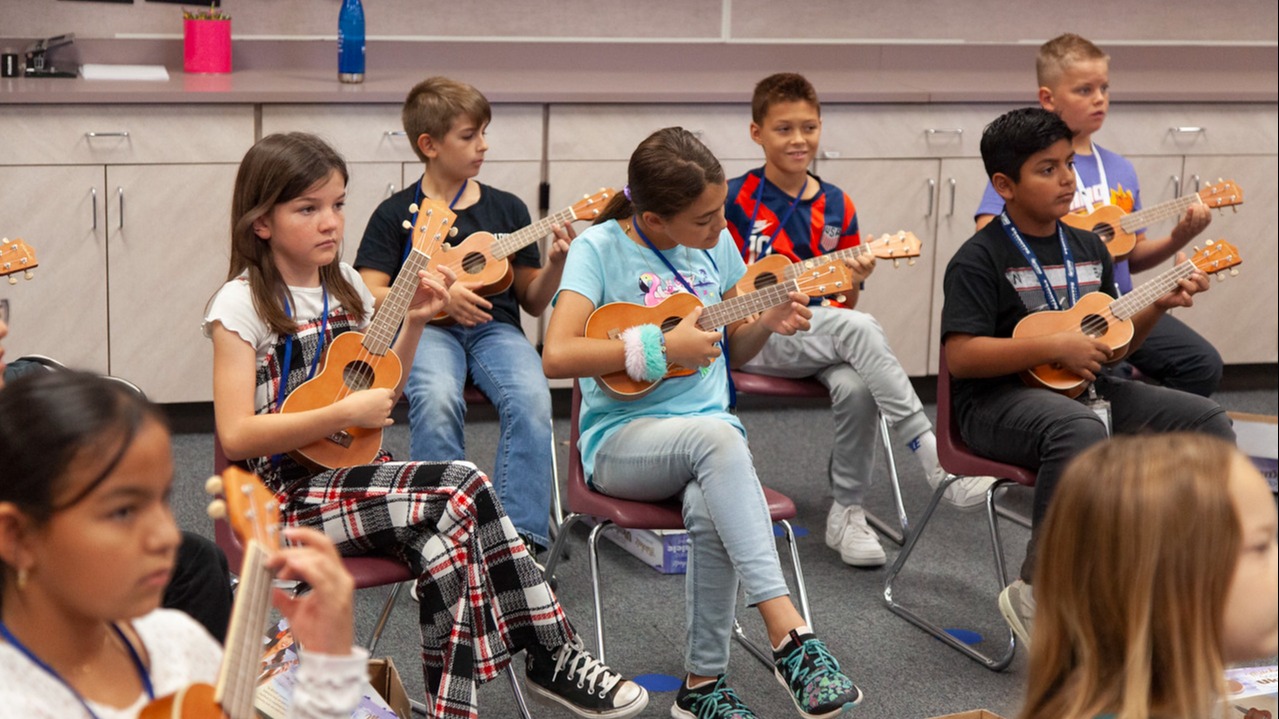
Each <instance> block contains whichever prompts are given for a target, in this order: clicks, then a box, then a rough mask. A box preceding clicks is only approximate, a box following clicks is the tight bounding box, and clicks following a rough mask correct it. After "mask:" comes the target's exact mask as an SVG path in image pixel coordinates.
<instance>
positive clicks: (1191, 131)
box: [1168, 125, 1207, 135]
mask: <svg viewBox="0 0 1279 719" xmlns="http://www.w3.org/2000/svg"><path fill="white" fill-rule="evenodd" d="M1206 130H1207V128H1204V127H1196V126H1194V125H1182V126H1180V127H1170V128H1168V132H1174V133H1177V134H1179V135H1198V134H1201V133H1203V132H1205V131H1206Z"/></svg>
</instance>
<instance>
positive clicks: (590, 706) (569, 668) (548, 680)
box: [524, 638, 648, 719]
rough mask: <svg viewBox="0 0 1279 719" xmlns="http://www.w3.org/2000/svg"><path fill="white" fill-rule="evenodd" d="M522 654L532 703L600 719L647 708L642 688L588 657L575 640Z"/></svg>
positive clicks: (626, 715)
mask: <svg viewBox="0 0 1279 719" xmlns="http://www.w3.org/2000/svg"><path fill="white" fill-rule="evenodd" d="M525 654H526V656H525V659H524V661H525V664H524V676H525V678H526V679H528V682H527V684H528V688H529V691H531V692H532V693H533V697H534V698H535V699H538V700H540V701H545V702H547V703H555V704H559V705H560V706H562V707H564V708H566V709H568V710H569V711H571V712H573V713H574V714H575V715H577V716H579V717H603V718H604V719H629V717H633V716H635V715H636V714H639V713H640V712H642V711H644V707H646V706H648V692H647V691H646V690H645V689H644V687H641V686H640V685H638V684H636V683H635V682H632V681H629V680H626V679H623V678H622V675H621V674H619V673H617V672H615V671H613V670H612V669H610V668H608V667H607V666H605V665H604V664H603V663H602V662H600V660H598V659H596V658H595V657H593V656H591V653H590V652H588V651H586V647H584V646H583V645H582V640H581V639H579V638H574V639H573V640H572V641H570V642H567V643H565V644H564V646H562V647H560V648H559V649H558V650H556V651H551V650H549V649H546V648H545V647H541V646H534V647H531V648H529V650H528V651H527V652H525Z"/></svg>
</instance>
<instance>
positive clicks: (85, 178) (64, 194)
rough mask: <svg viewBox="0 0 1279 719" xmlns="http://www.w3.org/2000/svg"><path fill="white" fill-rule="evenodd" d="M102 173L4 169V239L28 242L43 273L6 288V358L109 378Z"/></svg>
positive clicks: (0, 291) (2, 291)
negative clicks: (49, 361)
mask: <svg viewBox="0 0 1279 719" xmlns="http://www.w3.org/2000/svg"><path fill="white" fill-rule="evenodd" d="M103 172H104V171H103V167H102V166H101V165H70V166H67V165H64V166H56V167H55V166H40V165H36V166H30V167H0V187H3V188H4V192H3V193H0V218H3V220H0V222H3V225H0V236H3V237H8V238H10V239H16V238H22V239H23V240H25V241H26V243H27V244H28V245H30V246H31V247H32V249H33V250H35V253H36V258H37V260H38V261H39V263H40V266H39V267H38V268H36V269H35V270H34V271H33V279H32V280H31V281H29V282H28V281H24V280H23V279H21V278H22V275H21V274H16V275H12V276H11V277H15V278H18V279H17V284H15V285H10V284H9V283H8V282H0V297H3V298H5V299H8V300H9V313H10V316H9V336H8V337H6V338H5V340H4V346H5V352H6V357H7V358H8V359H9V360H14V359H16V358H18V357H21V356H22V355H25V354H41V355H46V356H48V357H52V358H53V359H56V360H58V361H59V362H62V363H64V364H66V365H67V366H69V367H74V368H77V369H83V370H88V371H92V372H100V373H105V372H106V371H107V367H108V365H107V272H106V261H107V243H106V219H105V217H104V216H103V210H104V208H103V206H102V202H103V198H104V192H103V184H102V182H103Z"/></svg>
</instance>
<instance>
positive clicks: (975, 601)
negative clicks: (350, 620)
mask: <svg viewBox="0 0 1279 719" xmlns="http://www.w3.org/2000/svg"><path fill="white" fill-rule="evenodd" d="M1224 386H1225V387H1226V390H1225V391H1223V392H1220V393H1219V394H1218V396H1217V399H1218V401H1220V402H1221V404H1222V405H1223V406H1225V407H1226V408H1227V409H1231V410H1237V411H1244V412H1254V413H1260V414H1271V415H1273V414H1277V413H1279V393H1277V392H1276V370H1275V367H1274V366H1273V365H1268V366H1264V367H1257V368H1245V369H1241V370H1240V371H1232V372H1231V373H1230V374H1229V375H1228V377H1227V382H1226V384H1225V385H1224ZM918 388H919V391H920V393H921V396H923V397H924V400H925V401H926V402H928V401H929V398H930V396H931V394H932V393H931V391H930V388H931V384H930V382H929V381H927V380H925V381H922V382H920V383H918ZM567 400H568V398H567V397H566V396H563V395H562V393H560V392H559V391H557V396H556V407H557V421H556V427H555V432H556V437H557V438H558V439H559V440H560V441H559V462H560V467H561V474H563V472H564V468H565V467H567V456H568V455H567V451H568V448H567V442H566V440H567V438H568V436H569V432H568V421H567V413H566V412H565V411H564V410H566V405H567ZM171 409H172V410H173V412H172V414H173V416H174V424H175V427H176V428H177V433H176V434H175V437H174V451H175V455H176V460H177V468H178V469H177V472H178V477H177V482H176V487H175V492H174V500H173V502H174V509H175V513H176V515H177V517H178V521H179V523H180V524H181V525H182V526H183V527H185V528H190V529H195V530H197V531H202V532H204V533H207V534H209V535H210V536H212V527H211V524H210V522H209V520H208V519H207V518H206V517H205V516H204V509H203V508H204V504H205V502H206V500H205V498H204V497H203V493H202V490H201V487H202V485H203V480H204V478H205V477H206V476H207V475H208V474H209V472H210V471H211V468H212V459H211V457H212V436H211V435H210V434H209V428H210V426H211V419H210V416H211V409H210V408H209V407H208V406H206V405H198V406H182V407H172V408H171ZM933 409H934V407H933V406H932V405H931V404H930V405H928V407H927V410H928V412H929V413H930V415H931V413H932V412H933ZM741 416H742V419H743V422H744V423H745V425H746V427H747V430H748V431H749V432H750V435H751V438H752V447H753V448H754V452H755V459H756V465H757V468H758V471H759V475H760V477H761V479H762V480H763V481H764V482H765V483H766V484H768V485H769V486H771V487H773V488H775V489H778V490H780V491H782V492H785V493H787V494H788V495H789V496H791V497H792V498H793V499H794V500H795V503H796V505H797V507H798V510H799V516H798V518H797V519H796V521H795V525H796V527H797V529H799V530H801V531H802V530H807V531H808V533H807V535H806V536H803V537H801V538H800V539H799V545H800V553H801V557H802V560H803V569H804V573H805V576H806V579H807V586H808V590H809V595H810V602H811V604H812V609H813V613H814V624H815V629H816V630H817V632H818V634H819V635H820V636H821V637H822V638H823V639H825V641H826V642H827V644H828V645H829V646H830V648H831V650H832V652H833V653H834V654H835V655H836V657H837V658H839V660H840V661H841V662H842V664H843V666H844V668H845V670H846V671H847V672H848V673H849V674H850V675H851V676H852V677H853V678H854V680H855V681H856V682H857V683H858V684H859V685H860V686H861V687H862V689H863V691H865V692H866V697H867V698H866V700H865V702H864V703H863V704H862V706H861V707H860V708H859V709H858V710H857V711H855V712H854V713H853V715H854V716H856V717H864V718H866V719H878V718H881V717H882V718H893V719H915V718H921V719H922V718H923V717H933V716H938V715H943V714H948V713H951V712H958V711H962V710H967V709H975V708H987V709H990V710H992V711H995V712H997V713H999V714H1001V715H1003V716H1005V717H1012V716H1013V715H1014V714H1015V713H1016V709H1017V706H1018V701H1019V696H1020V691H1021V685H1022V683H1023V682H1024V681H1025V668H1026V665H1025V657H1024V655H1023V653H1021V652H1019V653H1018V655H1017V657H1016V658H1015V659H1014V660H1013V663H1012V666H1011V667H1009V669H1008V670H1007V671H1005V672H1002V673H994V672H990V671H988V670H986V669H984V668H982V667H981V666H979V665H977V664H976V663H974V662H972V661H970V660H968V659H966V658H964V657H962V656H961V655H959V654H958V653H957V652H955V651H953V650H951V649H950V648H948V647H946V646H944V645H942V644H941V643H940V642H938V641H936V640H934V639H932V638H931V637H929V636H928V635H926V634H925V633H923V632H922V631H920V630H918V629H916V628H915V627H914V626H912V625H910V624H908V623H907V622H906V621H905V620H903V619H901V618H899V617H897V616H896V615H894V614H892V613H890V612H889V611H888V610H887V609H885V608H884V606H883V599H882V593H883V578H884V571H883V570H870V571H867V570H857V569H853V568H850V567H847V566H845V565H844V564H843V563H841V562H840V560H839V557H838V555H837V554H836V553H834V552H832V551H830V550H829V549H827V548H826V546H825V544H824V542H823V541H822V532H823V531H824V523H825V517H826V511H827V509H828V508H829V502H830V500H829V495H828V493H827V489H826V479H825V468H826V462H827V459H828V455H829V452H830V443H831V438H830V436H829V434H828V433H827V432H826V431H825V430H824V429H823V427H824V426H825V425H826V424H828V423H829V421H830V414H829V410H828V409H826V407H825V405H824V402H821V401H809V400H803V401H792V402H785V403H779V402H775V401H770V400H765V399H763V398H754V397H747V398H743V402H742V408H741ZM794 437H805V438H807V446H800V445H798V444H796V443H794V441H793V440H792V441H790V442H786V441H783V440H782V439H774V438H794ZM496 438H497V422H496V421H495V417H494V415H493V413H492V411H491V409H490V408H487V407H481V408H476V409H475V410H474V411H473V412H472V417H471V420H470V422H469V423H468V427H467V442H468V447H469V448H470V454H471V457H470V459H471V460H472V461H474V462H475V463H476V464H478V465H479V466H480V467H481V468H482V469H486V470H487V469H488V468H490V467H491V466H492V463H493V458H492V452H493V448H494V447H495V444H496ZM387 446H388V447H389V448H390V449H391V450H392V452H393V453H394V454H395V455H396V456H401V457H404V456H407V433H406V427H405V426H404V425H403V424H399V425H397V426H395V427H393V428H391V429H390V430H389V431H388V442H387ZM896 455H897V466H898V469H899V471H900V473H901V482H902V485H903V487H902V488H903V491H904V495H905V504H906V509H907V512H908V514H909V515H910V516H917V515H918V514H919V512H921V511H922V509H923V506H924V504H925V503H926V501H927V499H928V494H929V490H928V487H927V484H926V483H925V482H924V481H923V476H922V471H921V470H920V468H919V465H918V463H917V462H916V461H915V460H914V458H913V457H912V456H910V453H909V451H908V450H905V449H900V448H899V449H898V451H897V452H896ZM878 457H879V463H880V466H881V472H880V475H879V476H880V477H886V476H887V474H886V465H885V464H884V454H883V451H882V449H880V450H878ZM1016 493H1020V496H1011V497H1009V501H1008V504H1009V505H1010V506H1012V507H1013V508H1022V509H1026V508H1028V496H1027V495H1028V492H1026V491H1024V490H1016ZM890 501H891V498H890V493H889V490H888V486H887V483H886V482H885V481H878V482H877V484H876V485H875V487H874V488H873V489H872V490H871V492H870V498H869V500H868V502H867V506H868V508H869V509H870V510H871V511H873V512H875V513H876V514H878V515H879V516H880V517H884V518H888V517H892V516H895V515H894V513H893V512H892V511H891V510H890ZM982 517H983V515H982V514H980V513H975V514H973V513H969V514H965V513H960V512H957V511H954V510H950V509H948V508H946V507H943V508H941V509H939V510H938V514H937V516H936V517H935V518H934V521H933V523H931V524H930V525H929V528H928V534H927V535H926V536H925V537H924V538H923V539H922V540H921V541H920V544H919V547H918V549H917V550H916V552H915V555H914V557H912V561H911V564H910V565H909V566H908V568H907V570H906V572H904V573H903V575H902V577H901V579H900V580H899V581H898V583H897V588H896V594H897V597H898V598H899V600H900V601H902V602H904V603H907V604H909V605H910V606H912V607H914V608H916V609H918V610H920V611H923V612H926V613H931V614H932V615H933V616H934V617H935V618H936V619H937V620H938V621H939V622H940V623H942V625H943V626H946V627H955V628H961V629H966V630H969V631H973V632H977V633H978V634H980V635H982V636H983V637H989V638H997V637H1000V636H1002V632H1003V631H1004V626H1003V623H1002V620H1001V619H1000V617H999V612H998V609H997V605H996V601H995V598H996V594H997V591H998V587H997V586H996V583H995V580H994V577H993V567H992V562H991V559H990V549H989V540H988V535H987V534H986V530H985V526H984V524H985V523H984V520H983V519H982ZM1001 526H1002V528H1003V530H1004V540H1005V541H1004V544H1005V550H1006V552H1007V559H1008V562H1009V567H1010V571H1012V572H1015V571H1016V567H1017V566H1019V564H1020V562H1021V559H1022V555H1023V547H1024V544H1025V541H1026V539H1027V537H1028V536H1029V533H1028V531H1026V530H1024V529H1022V528H1020V527H1017V526H1015V525H1012V524H1011V523H1008V522H1005V523H1003V524H1002V525H1001ZM574 535H575V536H574V537H573V538H572V541H571V543H570V551H571V552H572V556H571V559H570V560H569V561H568V562H566V563H563V564H561V567H560V570H559V571H558V581H559V584H558V586H559V595H560V599H561V602H562V603H563V605H564V607H565V609H566V611H567V613H568V616H569V617H570V618H571V619H572V621H573V623H574V624H575V625H576V627H577V629H578V630H579V631H580V632H581V633H582V634H583V635H585V637H586V639H587V643H588V646H589V645H593V641H594V639H593V637H594V634H593V632H594V621H593V618H592V609H591V602H590V596H589V589H590V575H589V573H588V569H587V566H586V564H587V562H586V551H585V541H584V540H585V536H586V533H585V531H581V530H580V529H579V530H578V531H575V532H574ZM603 544H604V546H603V551H602V558H601V565H602V572H603V574H604V577H605V581H606V586H605V598H604V617H605V625H606V628H607V642H608V643H607V648H608V655H607V659H608V661H609V663H610V664H611V665H612V666H614V667H616V668H618V669H619V670H621V671H623V672H625V673H627V674H628V675H641V674H658V675H671V676H681V675H682V666H683V651H684V650H683V645H684V635H683V622H684V620H683V617H684V602H683V593H684V580H683V577H682V576H669V575H661V574H659V573H657V572H656V571H654V570H653V569H650V568H649V567H647V566H645V565H643V564H641V563H640V562H639V560H637V559H635V558H634V557H632V556H630V555H629V554H627V553H625V552H624V551H622V550H621V549H619V548H618V547H615V546H613V545H612V544H611V543H608V542H604V543H603ZM885 548H886V549H887V550H888V559H889V562H890V563H891V562H892V561H893V559H894V558H895V556H896V550H897V547H896V545H893V544H892V543H891V542H885ZM779 550H782V551H784V546H783V545H782V544H779ZM783 566H786V562H785V561H783ZM384 596H385V593H384V590H382V589H369V590H364V591H361V592H359V594H358V595H357V612H358V616H357V634H358V636H360V637H361V638H362V637H363V636H364V633H365V632H367V630H368V628H369V627H371V626H372V624H373V621H374V618H375V617H376V615H377V612H378V610H380V608H381V605H382V601H383V598H384ZM416 610H417V606H416V604H415V603H413V601H412V600H410V599H409V598H408V596H407V593H405V595H404V597H403V598H402V599H401V601H400V603H399V606H397V607H396V610H395V613H394V615H393V617H392V619H391V622H390V626H389V627H388V629H387V631H386V634H385V635H384V638H383V641H382V644H381V645H380V646H379V648H378V651H377V654H378V655H380V656H387V655H389V656H391V657H393V658H394V659H395V661H396V664H397V665H398V666H399V669H400V673H401V676H402V677H403V679H404V683H405V685H406V687H407V689H408V691H409V694H410V695H411V696H414V697H419V698H420V697H421V695H422V686H423V683H422V676H421V671H420V663H419V659H418V649H417V640H418V631H417V614H416ZM741 619H742V623H743V626H744V627H746V631H747V632H748V634H750V635H751V636H755V637H762V636H763V634H762V631H763V630H762V624H761V623H760V622H759V621H758V614H757V613H756V612H755V611H754V610H749V609H743V610H742V613H741ZM994 641H995V642H997V641H999V640H998V639H994ZM991 644H992V639H986V640H985V641H984V642H983V644H982V645H981V646H984V647H988V648H990V645H991ZM992 650H994V648H992ZM519 671H520V673H521V675H522V671H523V670H522V668H521V669H520V670H519ZM730 680H731V682H732V684H733V686H734V687H736V689H737V690H738V692H739V693H740V694H741V695H742V697H743V698H744V699H745V700H746V701H747V702H748V703H749V704H750V706H751V707H752V708H753V709H754V710H755V712H756V713H757V714H758V715H759V716H760V717H762V718H764V719H773V718H781V717H793V716H796V713H795V710H794V708H793V707H792V706H791V705H790V703H789V699H788V697H787V695H786V693H785V692H784V690H783V689H782V687H781V686H779V685H778V684H777V682H776V680H775V679H774V678H773V677H772V676H771V674H770V673H768V672H766V671H765V670H764V668H763V666H762V665H760V664H759V663H758V662H757V661H756V660H755V659H754V658H753V657H751V656H750V655H749V654H748V653H747V652H746V651H744V650H743V649H742V648H741V647H740V646H738V645H736V644H735V645H734V647H733V656H732V663H731V666H730ZM480 697H481V698H480V707H481V713H482V715H483V716H488V717H503V718H506V717H515V716H517V714H516V711H515V708H514V703H513V700H512V698H511V691H510V688H509V685H508V684H507V682H506V681H496V682H493V683H491V684H488V685H485V686H484V687H482V688H481V693H480ZM673 697H674V695H673V693H657V692H652V693H651V701H650V705H649V708H648V709H647V710H646V711H645V712H644V713H643V714H642V716H643V717H665V716H669V714H668V712H669V707H670V704H671V702H672V701H673ZM531 710H532V713H533V716H535V717H543V716H545V717H568V716H570V714H568V712H566V711H563V710H559V709H552V708H547V707H544V706H541V705H536V704H533V705H531Z"/></svg>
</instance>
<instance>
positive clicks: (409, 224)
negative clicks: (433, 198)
mask: <svg viewBox="0 0 1279 719" xmlns="http://www.w3.org/2000/svg"><path fill="white" fill-rule="evenodd" d="M400 227H403V228H404V229H406V230H411V229H413V223H412V222H409V221H408V220H405V221H404V222H402V223H400Z"/></svg>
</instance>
